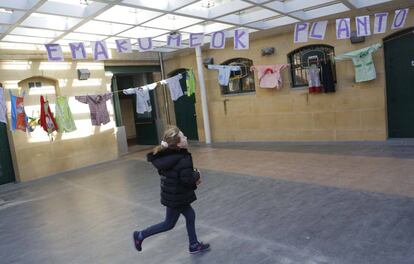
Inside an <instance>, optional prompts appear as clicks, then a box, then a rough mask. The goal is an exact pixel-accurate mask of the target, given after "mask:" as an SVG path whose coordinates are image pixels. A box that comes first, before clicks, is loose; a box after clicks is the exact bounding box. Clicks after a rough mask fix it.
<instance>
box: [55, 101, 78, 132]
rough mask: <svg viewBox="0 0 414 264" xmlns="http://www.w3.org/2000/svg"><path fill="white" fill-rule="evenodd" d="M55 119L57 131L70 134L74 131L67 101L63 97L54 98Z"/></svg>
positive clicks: (74, 127) (73, 122)
mask: <svg viewBox="0 0 414 264" xmlns="http://www.w3.org/2000/svg"><path fill="white" fill-rule="evenodd" d="M55 113H56V115H55V119H56V123H57V124H58V128H59V129H58V131H59V132H61V133H63V132H72V131H75V130H76V125H75V121H74V120H73V116H72V112H71V111H70V108H69V104H68V99H67V98H66V97H64V96H57V97H56V108H55Z"/></svg>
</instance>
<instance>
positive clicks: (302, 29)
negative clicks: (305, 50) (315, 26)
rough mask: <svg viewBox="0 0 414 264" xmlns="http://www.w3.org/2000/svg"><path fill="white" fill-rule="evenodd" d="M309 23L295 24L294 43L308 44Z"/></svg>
mask: <svg viewBox="0 0 414 264" xmlns="http://www.w3.org/2000/svg"><path fill="white" fill-rule="evenodd" d="M308 31H309V23H307V22H304V23H297V24H296V25H295V38H294V40H293V42H294V43H301V42H308Z"/></svg>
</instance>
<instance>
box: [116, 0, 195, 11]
mask: <svg viewBox="0 0 414 264" xmlns="http://www.w3.org/2000/svg"><path fill="white" fill-rule="evenodd" d="M192 2H194V0H124V1H122V3H125V4H130V5H134V6H137V7H146V8H153V9H158V10H161V11H172V10H175V9H177V8H180V7H182V6H185V5H187V4H189V3H192Z"/></svg>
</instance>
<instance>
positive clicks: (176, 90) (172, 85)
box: [161, 74, 184, 101]
mask: <svg viewBox="0 0 414 264" xmlns="http://www.w3.org/2000/svg"><path fill="white" fill-rule="evenodd" d="M182 78H183V76H182V75H181V74H177V75H175V76H174V77H171V78H168V79H165V80H162V81H161V84H167V85H168V88H169V89H170V94H171V99H172V100H173V101H176V100H177V99H178V98H180V97H181V96H183V95H184V93H183V89H182V88H181V84H180V79H182Z"/></svg>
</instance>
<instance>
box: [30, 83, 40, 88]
mask: <svg viewBox="0 0 414 264" xmlns="http://www.w3.org/2000/svg"><path fill="white" fill-rule="evenodd" d="M41 87H42V83H41V82H29V89H32V88H41Z"/></svg>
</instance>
